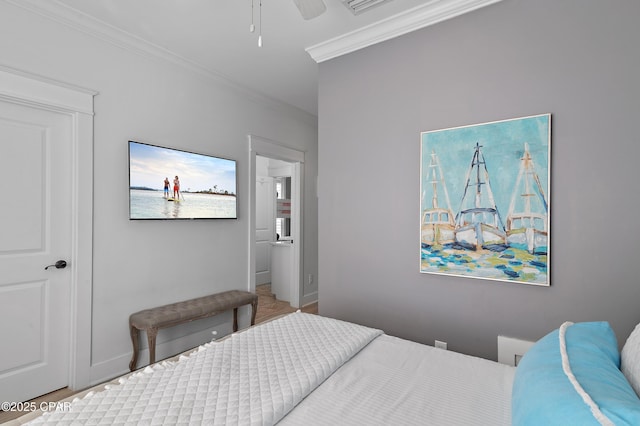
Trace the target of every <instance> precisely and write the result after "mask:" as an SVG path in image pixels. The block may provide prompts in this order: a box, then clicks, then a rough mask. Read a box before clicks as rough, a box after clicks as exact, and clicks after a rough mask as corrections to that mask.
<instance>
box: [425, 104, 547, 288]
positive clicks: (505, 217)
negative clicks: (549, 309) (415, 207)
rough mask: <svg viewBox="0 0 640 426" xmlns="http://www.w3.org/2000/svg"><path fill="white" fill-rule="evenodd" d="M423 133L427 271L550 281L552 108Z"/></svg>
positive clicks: (531, 281) (543, 282)
mask: <svg viewBox="0 0 640 426" xmlns="http://www.w3.org/2000/svg"><path fill="white" fill-rule="evenodd" d="M420 138H421V141H420V143H421V154H420V161H421V164H420V272H424V273H434V274H444V275H455V276H462V277H470V278H481V279H489V280H499V281H506V282H513V283H526V284H534V285H543V286H548V285H550V283H549V248H550V232H549V230H550V228H549V217H550V205H549V200H550V162H551V161H550V160H551V115H550V114H542V115H536V116H530V117H522V118H514V119H509V120H502V121H494V122H490V123H483V124H475V125H468V126H461V127H455V128H450V129H442V130H433V131H425V132H422V133H421V135H420Z"/></svg>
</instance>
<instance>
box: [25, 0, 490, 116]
mask: <svg viewBox="0 0 640 426" xmlns="http://www.w3.org/2000/svg"><path fill="white" fill-rule="evenodd" d="M50 1H51V2H50V3H49V6H47V7H48V8H49V13H62V12H64V15H65V16H66V18H67V20H68V19H69V17H72V20H74V21H75V22H76V23H78V24H79V25H86V24H87V23H89V22H90V23H91V26H92V27H94V28H95V27H96V26H97V25H99V26H101V27H103V28H108V29H109V31H111V32H112V33H113V32H117V33H119V37H120V38H126V39H129V40H134V41H135V43H137V45H138V46H140V45H141V44H145V45H147V44H150V45H153V46H151V47H152V48H153V49H154V50H155V51H156V52H157V51H162V52H164V53H165V54H166V55H171V56H173V57H174V58H179V59H180V60H182V59H184V60H186V61H187V62H188V63H190V64H191V65H195V66H197V67H199V68H201V69H204V70H206V72H208V73H210V74H214V75H216V76H218V77H221V78H223V79H225V80H228V81H231V82H233V84H235V85H239V86H241V87H244V88H248V89H250V90H253V91H257V92H259V93H261V94H262V95H265V96H267V97H269V98H272V99H276V100H279V101H282V102H285V103H287V104H289V105H293V106H295V107H297V108H300V109H302V110H304V111H306V112H308V113H310V114H313V115H317V102H318V93H317V92H318V90H317V85H318V64H317V63H316V61H315V60H314V59H312V57H311V56H310V55H309V53H307V52H306V51H305V49H306V48H308V47H310V46H314V45H317V44H319V43H322V42H325V41H327V40H331V39H334V38H336V37H339V36H342V35H344V34H347V33H352V32H353V31H356V30H358V29H361V28H370V27H371V26H372V25H373V24H375V23H379V22H381V21H383V22H384V21H385V20H387V19H388V18H389V17H393V16H397V15H398V14H402V13H404V14H405V15H406V14H407V11H410V10H413V9H417V8H420V7H424V6H426V5H428V6H430V7H431V6H438V5H439V4H441V3H456V6H457V7H458V8H460V3H463V5H462V6H464V7H467V8H471V9H472V8H477V7H479V6H477V4H476V3H479V1H478V0H475V1H471V0H466V1H462V0H392V1H388V2H386V3H383V4H381V5H379V6H376V7H374V8H372V9H370V10H369V11H367V12H364V13H362V14H360V15H358V16H354V15H353V14H352V13H351V12H350V11H349V10H348V9H347V8H346V7H345V6H344V5H343V4H342V1H341V0H324V1H325V4H326V6H327V10H326V12H325V13H324V14H322V15H321V16H319V17H317V18H315V19H312V20H309V21H305V20H304V19H303V18H302V17H301V15H300V13H299V11H298V9H297V7H296V6H295V4H294V1H293V0H262V38H263V47H261V48H260V47H258V41H257V38H258V35H257V32H258V31H259V29H260V26H259V17H258V15H259V7H258V5H259V3H260V0H254V23H255V25H256V33H254V34H252V33H250V32H249V25H250V23H251V0H92V1H87V0H50ZM491 2H492V1H487V0H484V1H481V2H480V3H491ZM31 3H32V4H33V5H34V7H36V6H35V5H37V4H40V5H41V4H42V3H39V2H36V1H31ZM469 3H473V4H474V7H469V6H468V4H469ZM465 4H467V6H465ZM483 5H484V4H483ZM54 9H55V11H54ZM52 11H54V12H52ZM460 13H461V12H460ZM460 13H457V14H460ZM440 20H442V19H440ZM431 23H434V22H431ZM104 24H107V26H105V25H104ZM158 48H160V49H158Z"/></svg>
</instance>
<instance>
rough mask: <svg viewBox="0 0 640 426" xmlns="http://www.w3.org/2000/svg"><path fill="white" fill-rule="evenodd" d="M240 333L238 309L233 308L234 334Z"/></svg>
mask: <svg viewBox="0 0 640 426" xmlns="http://www.w3.org/2000/svg"><path fill="white" fill-rule="evenodd" d="M236 331H238V308H233V332H234V333H235V332H236Z"/></svg>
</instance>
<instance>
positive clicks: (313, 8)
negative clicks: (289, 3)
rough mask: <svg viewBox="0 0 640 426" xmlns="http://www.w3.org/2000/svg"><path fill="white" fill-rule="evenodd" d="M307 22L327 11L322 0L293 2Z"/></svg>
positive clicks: (296, 0) (298, 0) (297, 0)
mask: <svg viewBox="0 0 640 426" xmlns="http://www.w3.org/2000/svg"><path fill="white" fill-rule="evenodd" d="M293 2H294V3H295V4H296V6H298V10H300V14H301V15H302V17H303V18H304V19H305V20H309V19H313V18H316V17H318V16H320V15H322V14H323V13H324V11H325V10H327V6H326V5H325V4H324V1H322V0H293Z"/></svg>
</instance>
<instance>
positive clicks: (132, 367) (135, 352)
mask: <svg viewBox="0 0 640 426" xmlns="http://www.w3.org/2000/svg"><path fill="white" fill-rule="evenodd" d="M129 333H130V334H131V342H132V343H133V357H131V362H130V363H129V370H130V371H133V370H135V369H136V365H137V364H138V350H139V349H140V346H139V343H138V334H139V331H138V329H137V328H135V327H134V326H132V325H129Z"/></svg>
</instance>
